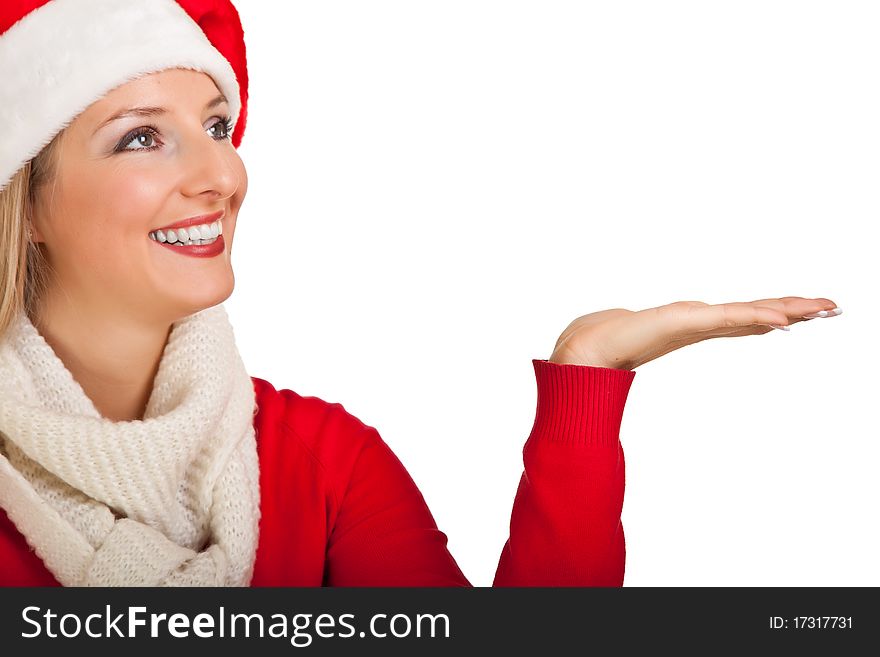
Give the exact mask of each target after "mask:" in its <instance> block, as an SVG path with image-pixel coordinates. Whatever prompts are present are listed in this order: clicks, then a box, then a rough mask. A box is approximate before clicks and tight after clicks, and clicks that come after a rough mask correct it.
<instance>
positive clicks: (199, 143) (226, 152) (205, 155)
mask: <svg viewBox="0 0 880 657" xmlns="http://www.w3.org/2000/svg"><path fill="white" fill-rule="evenodd" d="M226 141H227V140H219V141H218V140H217V139H215V138H213V137H211V136H210V135H209V134H207V131H202V132H201V134H196V133H193V134H188V135H187V136H186V138H185V139H184V140H183V143H182V144H181V147H180V148H181V166H182V168H183V171H184V176H183V183H182V185H181V187H182V191H183V193H184V194H185V195H187V196H201V195H206V196H210V197H212V200H218V199H226V198H229V197H230V196H232V195H233V194H235V192H236V191H237V189H238V187H239V185H240V184H241V181H240V180H239V176H238V172H237V170H236V167H235V166H234V164H235V162H234V158H236V157H238V154H237V153H236V152H235V150H234V149H233V147H232V145H231V143H226Z"/></svg>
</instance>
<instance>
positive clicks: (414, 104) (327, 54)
mask: <svg viewBox="0 0 880 657" xmlns="http://www.w3.org/2000/svg"><path fill="white" fill-rule="evenodd" d="M235 2H236V5H237V7H238V8H239V11H240V14H241V17H242V22H243V24H244V28H245V38H246V42H247V46H248V56H249V71H250V76H251V84H250V94H251V98H250V103H249V119H248V125H247V129H246V133H245V136H244V141H243V143H242V145H241V148H240V153H241V156H242V158H243V159H244V161H245V164H246V166H247V168H248V173H249V178H250V187H249V193H248V197H247V200H246V201H245V204H244V206H243V208H242V210H241V213H240V215H239V224H238V233H237V235H236V238H235V249H234V253H233V264H234V267H235V273H236V289H235V292H234V293H233V295H232V297H231V298H230V299H229V300H228V301H227V302H226V306H227V308H228V309H229V313H230V316H231V319H232V323H233V325H234V326H235V329H236V336H237V339H238V342H239V347H240V350H241V352H242V355H243V358H244V360H245V362H246V363H247V365H248V369H249V371H250V372H251V374H252V375H253V376H258V377H260V378H265V379H267V380H269V381H270V382H271V383H272V384H273V385H274V386H275V387H276V388H279V389H281V388H290V389H292V390H295V391H296V392H298V393H299V394H302V395H315V396H318V397H321V398H322V399H325V400H327V401H330V402H340V403H342V404H343V405H344V406H345V408H346V410H348V411H349V412H351V413H353V414H354V415H356V416H357V417H359V418H360V419H361V420H362V421H363V422H365V423H366V424H369V425H371V426H374V427H376V428H377V429H378V430H379V432H380V433H381V435H382V437H383V438H384V440H385V441H386V442H387V443H388V444H389V445H390V446H391V447H392V449H393V450H394V452H395V453H396V454H397V455H398V457H399V458H400V459H401V461H402V462H403V463H404V464H405V466H406V467H407V469H408V470H409V472H410V474H411V475H412V476H413V478H414V479H415V481H416V482H417V484H418V485H419V488H420V490H421V491H422V493H423V495H424V497H425V499H426V501H427V502H428V505H429V507H430V508H431V511H432V512H433V514H434V517H435V519H436V520H437V523H438V525H439V527H440V529H441V530H442V531H443V532H444V533H446V535H447V536H448V537H449V549H450V551H451V552H452V554H453V556H454V557H455V558H456V560H457V561H458V563H459V565H460V566H461V568H462V570H463V572H464V573H465V575H466V576H467V577H468V578H469V579H470V581H471V582H472V583H473V584H474V585H477V586H489V585H491V583H492V578H493V576H494V573H495V569H496V566H497V563H498V558H499V556H500V551H501V548H502V546H503V544H504V541H505V540H506V538H507V535H508V523H509V520H510V510H511V505H512V503H513V498H514V494H515V492H516V486H517V484H518V482H519V478H520V475H521V472H522V447H523V444H524V442H525V440H526V438H527V437H528V434H529V431H530V430H531V426H532V421H533V419H534V412H535V381H534V373H533V369H532V362H531V359H533V358H548V357H549V356H550V353H551V351H552V348H553V345H554V343H555V341H556V338H557V337H558V336H559V334H560V333H561V332H562V331H563V329H565V327H566V326H567V325H568V323H569V322H570V321H572V320H573V319H575V318H576V317H578V316H580V315H583V314H587V313H590V312H595V311H598V310H603V309H606V308H615V307H623V308H629V309H631V310H640V309H643V308H648V307H653V306H659V305H663V304H666V303H670V302H673V301H678V300H701V301H705V302H707V303H713V304H714V303H725V302H731V301H750V300H754V299H760V298H766V297H781V296H789V295H791V296H804V297H827V298H830V299H832V300H834V301H835V302H837V304H838V306H840V307H841V308H842V309H843V311H844V313H843V315H841V316H840V317H836V318H832V319H820V320H814V321H811V322H806V323H800V324H796V325H795V326H793V327H792V330H791V331H790V332H789V333H784V332H782V331H771V332H770V333H768V334H766V335H759V336H749V337H743V338H727V339H714V340H708V341H705V342H702V343H699V344H696V345H692V346H690V347H685V348H683V349H681V350H678V351H675V352H672V353H670V354H668V355H666V356H663V357H661V358H659V359H657V360H655V361H652V362H650V363H647V364H645V365H643V366H641V367H638V368H637V369H636V370H635V371H636V377H635V380H634V382H633V385H632V389H631V391H630V395H629V399H628V401H627V405H626V409H625V411H624V417H623V424H622V427H621V441H622V444H623V446H624V451H625V455H626V496H625V501H624V507H623V526H624V530H625V535H626V543H627V564H626V577H625V585H626V586H656V585H666V586H714V585H722V586H740V585H757V586H762V585H766V586H782V585H795V586H806V585H819V586H830V585H840V586H862V585H873V586H878V585H880V565H878V559H877V555H878V554H880V529H878V512H877V503H878V500H880V484H878V455H880V448H878V441H877V439H878V433H880V432H878V426H877V407H878V399H877V383H876V372H877V366H878V354H877V347H876V341H875V332H876V330H877V328H876V327H877V321H878V311H877V305H876V302H875V300H874V296H875V292H876V288H877V281H878V276H877V265H876V263H877V260H878V259H877V242H876V234H877V233H876V231H875V230H874V229H875V228H876V223H877V221H878V204H880V194H878V179H880V178H878V176H880V129H878V126H880V91H878V90H880V84H878V81H880V39H878V37H877V35H878V33H880V30H878V28H880V5H878V4H877V3H875V2H844V1H838V2H809V1H805V0H797V1H791V2H780V1H771V0H760V1H743V0H740V1H739V2H736V3H732V2H706V1H693V2H670V1H667V2H662V3H659V2H622V1H616V2H584V1H580V2H558V1H555V2H554V1H548V0H542V1H541V2H538V1H529V2H525V1H521V2H515V1H511V0H505V1H503V2H500V1H493V2H490V1H487V0H464V1H462V0H444V1H443V2H424V1H416V0H406V1H397V2H388V1H377V0H371V1H370V2H355V1H349V2H339V1H331V0H320V1H310V2H272V3H267V2H257V1H256V0H235Z"/></svg>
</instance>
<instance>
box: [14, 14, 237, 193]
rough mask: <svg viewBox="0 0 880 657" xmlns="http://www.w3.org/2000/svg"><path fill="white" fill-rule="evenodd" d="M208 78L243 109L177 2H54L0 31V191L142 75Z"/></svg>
mask: <svg viewBox="0 0 880 657" xmlns="http://www.w3.org/2000/svg"><path fill="white" fill-rule="evenodd" d="M168 68H189V69H194V70H198V71H203V72H205V73H207V74H208V75H210V76H211V77H212V78H213V80H214V82H215V83H216V84H217V87H218V88H219V89H220V91H221V92H222V93H223V94H224V95H225V96H226V98H227V100H228V101H229V108H230V111H231V117H232V122H233V124H234V123H235V122H236V121H237V119H238V115H239V112H240V111H241V98H240V96H239V86H238V82H237V80H236V78H235V72H234V71H233V70H232V66H231V65H230V64H229V61H228V60H227V59H226V58H225V57H224V56H223V55H222V54H221V53H220V52H219V51H218V50H217V49H216V48H215V47H214V46H213V45H212V44H211V42H210V40H209V39H208V37H207V36H205V33H204V32H203V31H202V29H201V28H200V27H199V25H198V24H197V23H196V22H195V21H194V20H193V19H192V18H190V16H189V14H187V13H186V11H185V10H184V9H183V8H182V7H181V6H180V5H179V4H178V3H177V2H176V1H175V0H146V1H145V0H52V1H51V2H49V3H47V4H45V5H43V6H42V7H39V8H38V9H35V10H34V11H32V12H31V13H30V14H28V15H27V16H25V17H24V18H22V19H21V20H20V21H18V22H17V23H16V24H15V25H13V26H12V27H10V28H9V29H8V30H7V31H6V32H5V33H3V34H2V35H0V190H2V189H3V188H4V187H5V186H6V184H7V183H8V182H9V181H10V180H11V179H12V177H13V176H14V175H15V173H16V172H17V171H18V170H19V169H20V168H21V167H22V166H23V165H24V164H26V163H27V161H28V160H30V159H31V158H33V157H34V156H36V155H37V154H38V153H39V152H40V151H41V150H42V149H43V147H44V146H46V144H48V143H49V142H50V141H52V139H53V138H54V137H55V135H56V134H58V133H59V132H60V131H61V130H62V129H64V128H65V127H67V126H68V125H69V124H70V123H71V122H72V121H73V120H74V119H75V118H76V117H77V116H78V115H79V114H80V113H81V112H82V111H83V110H85V109H86V108H87V107H88V106H89V105H91V104H92V103H93V102H95V101H96V100H99V99H100V98H102V97H103V96H104V95H106V94H107V92H109V91H111V90H113V89H115V88H116V87H118V86H120V85H121V84H124V83H126V82H129V81H131V80H134V79H135V78H138V77H140V76H142V75H145V74H147V73H154V72H157V71H161V70H164V69H168Z"/></svg>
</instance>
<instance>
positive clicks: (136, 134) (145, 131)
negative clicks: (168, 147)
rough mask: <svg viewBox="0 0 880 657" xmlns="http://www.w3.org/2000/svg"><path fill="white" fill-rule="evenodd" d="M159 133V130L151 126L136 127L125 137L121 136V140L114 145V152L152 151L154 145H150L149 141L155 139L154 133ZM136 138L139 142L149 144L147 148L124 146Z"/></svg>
mask: <svg viewBox="0 0 880 657" xmlns="http://www.w3.org/2000/svg"><path fill="white" fill-rule="evenodd" d="M158 134H159V131H158V130H156V128H154V127H153V126H149V125H148V126H144V127H142V128H138V129H137V130H133V131H132V132H129V133H128V134H127V135H125V137H123V138H122V141H120V142H119V145H118V146H117V147H116V152H119V151H152V150H155V149H156V147H155V146H152V145H151V144H150V143H146V144H145V143H144V142H145V141H147V142H152V141H154V140H155V139H156V135H158ZM135 140H137V141H138V143H139V144H141V145H145V146H149V148H125V147H126V146H127V145H128V144H130V143H132V142H133V141H135Z"/></svg>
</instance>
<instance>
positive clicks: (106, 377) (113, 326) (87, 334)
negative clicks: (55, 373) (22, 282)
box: [33, 300, 171, 422]
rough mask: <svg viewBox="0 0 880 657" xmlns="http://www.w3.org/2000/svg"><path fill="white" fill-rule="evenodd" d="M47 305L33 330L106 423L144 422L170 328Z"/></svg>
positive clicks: (127, 317) (121, 315)
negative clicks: (50, 349) (52, 351)
mask: <svg viewBox="0 0 880 657" xmlns="http://www.w3.org/2000/svg"><path fill="white" fill-rule="evenodd" d="M124 311H125V308H124V307H122V306H120V307H119V311H118V314H112V310H111V312H105V313H99V312H91V311H84V310H80V309H78V308H77V307H75V306H74V305H73V304H67V303H52V302H51V301H50V300H46V302H45V303H43V304H42V305H41V307H40V311H39V313H38V315H37V317H36V318H35V320H34V322H33V323H34V326H35V327H36V328H37V330H38V331H39V332H40V334H41V335H42V336H43V338H44V339H45V340H46V342H47V343H48V344H49V346H51V347H52V349H53V350H54V351H55V354H56V355H57V356H58V358H59V359H61V362H63V363H64V365H65V367H66V368H67V369H68V370H69V371H70V373H71V374H72V375H73V378H74V379H75V380H76V382H77V383H79V385H80V386H81V387H82V389H83V391H84V392H85V394H86V396H87V397H88V398H89V399H90V400H91V401H92V403H93V404H94V405H95V408H96V409H97V410H98V412H99V413H100V414H101V415H102V416H103V417H105V418H107V419H110V420H113V421H117V422H121V421H131V420H141V419H143V416H144V412H145V410H146V407H147V403H148V402H149V400H150V394H151V393H152V390H153V381H154V379H155V377H156V373H157V372H158V370H159V363H160V361H161V360H162V353H163V351H164V349H165V345H166V343H167V342H168V336H169V334H170V332H171V324H170V323H168V322H164V323H157V324H148V323H145V322H144V321H143V320H140V319H138V318H136V317H133V316H132V315H130V314H126V313H125V312H124Z"/></svg>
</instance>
